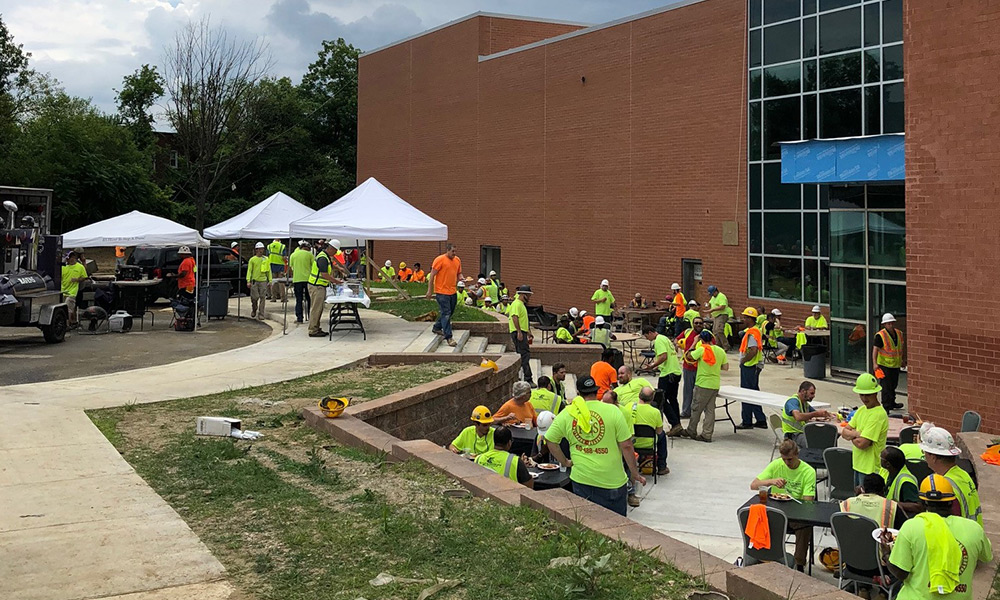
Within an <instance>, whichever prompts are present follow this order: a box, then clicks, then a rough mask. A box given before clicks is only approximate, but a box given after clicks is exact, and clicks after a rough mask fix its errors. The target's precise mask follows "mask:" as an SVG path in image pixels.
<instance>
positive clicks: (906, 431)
mask: <svg viewBox="0 0 1000 600" xmlns="http://www.w3.org/2000/svg"><path fill="white" fill-rule="evenodd" d="M919 432H920V428H919V427H913V426H912V425H911V426H910V427H904V428H902V429H900V430H899V443H900V444H912V443H913V440H915V439H917V433H919Z"/></svg>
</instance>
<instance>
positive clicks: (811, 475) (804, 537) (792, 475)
mask: <svg viewBox="0 0 1000 600" xmlns="http://www.w3.org/2000/svg"><path fill="white" fill-rule="evenodd" d="M778 453H779V454H780V455H781V458H778V459H775V460H773V461H771V463H770V464H768V465H767V467H765V468H764V470H763V471H761V472H760V475H758V476H757V478H756V479H754V480H753V483H751V484H750V489H751V490H758V489H760V488H761V487H763V486H770V488H771V490H770V492H771V493H772V494H775V493H785V494H788V495H789V496H791V497H792V498H795V499H796V500H805V501H811V500H815V499H816V469H813V468H812V467H810V466H809V465H807V464H806V463H804V462H802V461H801V460H799V447H798V445H796V443H795V442H793V441H792V440H785V441H783V442H781V446H779V447H778ZM789 529H791V530H792V531H793V532H794V533H795V568H796V569H797V570H799V571H803V570H804V569H805V565H806V554H807V553H808V551H809V540H811V539H812V534H813V528H812V527H809V526H806V527H801V526H796V525H792V524H791V523H789Z"/></svg>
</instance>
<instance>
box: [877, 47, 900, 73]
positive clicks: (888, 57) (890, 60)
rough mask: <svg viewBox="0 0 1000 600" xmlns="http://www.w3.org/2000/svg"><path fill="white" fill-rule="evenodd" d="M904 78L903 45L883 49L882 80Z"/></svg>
mask: <svg viewBox="0 0 1000 600" xmlns="http://www.w3.org/2000/svg"><path fill="white" fill-rule="evenodd" d="M902 78H903V45H902V44H900V45H899V46H889V47H887V48H883V49H882V80H883V81H892V80H893V79H902Z"/></svg>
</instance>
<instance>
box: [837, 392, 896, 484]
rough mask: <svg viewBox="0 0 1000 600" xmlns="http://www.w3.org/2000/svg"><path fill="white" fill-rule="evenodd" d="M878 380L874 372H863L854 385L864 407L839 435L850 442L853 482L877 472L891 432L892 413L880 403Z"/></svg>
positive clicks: (858, 482) (859, 481)
mask: <svg viewBox="0 0 1000 600" xmlns="http://www.w3.org/2000/svg"><path fill="white" fill-rule="evenodd" d="M881 389H882V388H881V387H879V385H878V381H876V380H875V377H873V376H872V375H871V373H862V374H861V375H858V379H857V381H856V382H855V385H854V393H855V394H857V395H858V396H860V397H861V402H863V403H864V406H862V407H861V408H859V409H858V410H856V411H855V412H854V416H853V417H851V420H850V422H849V423H848V424H847V426H846V427H843V428H842V430H841V432H840V437H842V438H844V439H845V440H847V441H849V442H851V445H852V446H853V448H851V464H852V465H853V467H854V485H861V482H862V481H863V480H864V477H865V475H867V474H869V473H878V471H879V468H880V467H881V463H882V459H881V457H882V451H883V450H885V440H886V437H887V436H888V434H889V415H887V414H886V412H885V409H884V408H882V407H881V406H879V403H878V393H879V391H881Z"/></svg>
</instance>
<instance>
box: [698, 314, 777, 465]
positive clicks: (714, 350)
mask: <svg viewBox="0 0 1000 600" xmlns="http://www.w3.org/2000/svg"><path fill="white" fill-rule="evenodd" d="M711 340H712V334H711V332H708V331H702V332H701V344H700V345H698V347H696V348H695V349H694V350H691V351H689V352H688V353H687V354H686V355H685V357H686V358H687V359H688V360H690V361H693V362H696V363H697V365H698V372H697V374H696V376H695V381H694V399H693V401H692V404H691V420H690V421H688V427H687V429H685V430H684V431H682V432H681V435H683V436H684V437H689V438H691V439H693V440H698V441H699V442H711V441H712V434H713V433H715V399H716V398H717V397H718V396H719V387H721V385H722V371H728V370H729V359H728V358H727V357H726V353H725V352H723V351H722V348H720V347H719V346H716V345H714V344H712V342H711ZM702 416H704V417H705V424H704V425H703V426H702V428H701V435H698V421H699V420H701V418H702ZM796 453H797V452H796Z"/></svg>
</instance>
